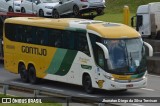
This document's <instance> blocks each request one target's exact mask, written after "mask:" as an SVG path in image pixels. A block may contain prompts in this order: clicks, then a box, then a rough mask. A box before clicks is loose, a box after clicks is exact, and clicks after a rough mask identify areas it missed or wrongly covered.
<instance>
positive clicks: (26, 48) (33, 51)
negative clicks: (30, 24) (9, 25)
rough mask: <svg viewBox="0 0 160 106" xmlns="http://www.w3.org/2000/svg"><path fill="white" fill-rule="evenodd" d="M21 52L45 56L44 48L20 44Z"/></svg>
mask: <svg viewBox="0 0 160 106" xmlns="http://www.w3.org/2000/svg"><path fill="white" fill-rule="evenodd" d="M21 50H22V53H29V54H36V55H41V56H47V50H46V49H42V48H41V49H40V48H36V47H29V46H22V47H21Z"/></svg>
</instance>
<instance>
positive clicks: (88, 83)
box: [83, 75, 93, 93]
mask: <svg viewBox="0 0 160 106" xmlns="http://www.w3.org/2000/svg"><path fill="white" fill-rule="evenodd" d="M83 87H84V89H85V91H86V92H87V93H92V92H93V88H92V81H91V77H90V76H89V75H86V76H84V78H83Z"/></svg>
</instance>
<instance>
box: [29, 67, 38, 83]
mask: <svg viewBox="0 0 160 106" xmlns="http://www.w3.org/2000/svg"><path fill="white" fill-rule="evenodd" d="M28 73H29V81H30V83H32V84H36V83H37V82H38V78H37V77H36V70H35V68H34V67H33V66H30V67H29V70H28Z"/></svg>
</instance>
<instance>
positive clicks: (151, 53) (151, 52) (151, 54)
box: [144, 42, 153, 57]
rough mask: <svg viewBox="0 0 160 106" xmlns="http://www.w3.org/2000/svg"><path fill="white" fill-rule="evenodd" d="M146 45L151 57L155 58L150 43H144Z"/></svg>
mask: <svg viewBox="0 0 160 106" xmlns="http://www.w3.org/2000/svg"><path fill="white" fill-rule="evenodd" d="M144 45H145V46H147V47H148V49H149V56H150V57H152V56H153V48H152V46H151V45H150V44H149V43H147V42H144Z"/></svg>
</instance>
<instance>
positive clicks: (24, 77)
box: [18, 64, 29, 82]
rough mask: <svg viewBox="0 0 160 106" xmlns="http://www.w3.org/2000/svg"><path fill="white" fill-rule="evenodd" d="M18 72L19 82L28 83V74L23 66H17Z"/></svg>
mask: <svg viewBox="0 0 160 106" xmlns="http://www.w3.org/2000/svg"><path fill="white" fill-rule="evenodd" d="M18 72H19V74H20V77H21V80H22V81H23V82H28V81H29V77H28V72H27V70H26V67H25V65H24V64H19V66H18Z"/></svg>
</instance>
